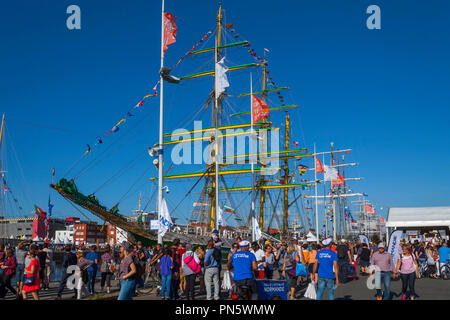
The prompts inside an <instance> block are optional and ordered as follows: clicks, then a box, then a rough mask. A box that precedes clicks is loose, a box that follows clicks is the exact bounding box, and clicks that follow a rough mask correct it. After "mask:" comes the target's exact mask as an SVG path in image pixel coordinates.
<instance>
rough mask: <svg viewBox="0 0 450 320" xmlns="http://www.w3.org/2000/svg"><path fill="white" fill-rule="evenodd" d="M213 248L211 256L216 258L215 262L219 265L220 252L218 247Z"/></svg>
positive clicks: (220, 259)
mask: <svg viewBox="0 0 450 320" xmlns="http://www.w3.org/2000/svg"><path fill="white" fill-rule="evenodd" d="M213 250H214V251H213V253H212V256H213V258H214V260H216V262H217V263H218V264H219V265H220V263H221V261H222V253H221V251H220V250H219V249H217V248H214V249H213Z"/></svg>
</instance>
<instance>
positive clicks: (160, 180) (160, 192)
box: [158, 0, 164, 244]
mask: <svg viewBox="0 0 450 320" xmlns="http://www.w3.org/2000/svg"><path fill="white" fill-rule="evenodd" d="M163 67H164V0H162V8H161V69H162V68H163ZM159 86H160V87H159V90H160V93H159V146H158V221H160V220H161V208H162V197H163V179H164V176H163V143H164V141H163V125H164V122H163V119H164V80H163V77H162V73H160V78H159ZM158 243H159V244H162V243H163V240H162V236H161V235H160V234H159V232H158Z"/></svg>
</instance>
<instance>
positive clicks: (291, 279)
mask: <svg viewBox="0 0 450 320" xmlns="http://www.w3.org/2000/svg"><path fill="white" fill-rule="evenodd" d="M297 278H298V277H297V276H295V277H292V276H289V283H290V285H291V288H297Z"/></svg>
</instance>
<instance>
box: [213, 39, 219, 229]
mask: <svg viewBox="0 0 450 320" xmlns="http://www.w3.org/2000/svg"><path fill="white" fill-rule="evenodd" d="M218 32H220V30H219V31H218ZM214 51H215V53H216V64H215V69H216V76H215V82H216V85H215V86H214V87H215V89H214V96H215V97H214V100H215V104H216V110H215V111H216V115H215V117H216V121H215V124H216V137H215V139H214V157H215V160H214V162H215V179H216V191H215V193H216V216H215V219H214V226H215V228H216V229H217V230H219V219H218V218H219V217H218V213H219V161H218V160H219V157H218V153H219V149H218V147H219V145H218V144H217V139H218V137H219V136H218V126H217V123H218V121H219V117H218V115H219V95H218V94H217V88H218V79H217V78H218V76H217V63H218V62H219V59H218V58H219V57H218V52H217V39H216V42H215V50H214ZM219 234H220V233H219Z"/></svg>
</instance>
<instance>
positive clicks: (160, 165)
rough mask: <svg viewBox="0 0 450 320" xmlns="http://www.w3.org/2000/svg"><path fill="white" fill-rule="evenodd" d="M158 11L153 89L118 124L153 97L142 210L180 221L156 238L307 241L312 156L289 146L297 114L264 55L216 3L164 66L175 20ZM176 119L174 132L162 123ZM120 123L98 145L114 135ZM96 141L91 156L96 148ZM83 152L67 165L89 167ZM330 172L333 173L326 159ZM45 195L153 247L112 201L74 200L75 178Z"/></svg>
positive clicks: (152, 238) (311, 226) (294, 142)
mask: <svg viewBox="0 0 450 320" xmlns="http://www.w3.org/2000/svg"><path fill="white" fill-rule="evenodd" d="M162 3H163V5H162V12H161V13H162V14H161V69H160V72H159V81H158V82H157V84H156V85H155V87H154V88H153V90H154V93H153V94H149V95H146V96H145V98H144V99H142V101H140V102H139V103H138V105H136V106H135V107H133V108H132V109H131V110H130V111H129V112H127V116H128V115H131V114H130V112H134V111H133V110H135V109H134V108H138V107H142V105H143V103H144V102H145V101H146V100H145V99H147V98H149V97H157V96H158V97H159V99H160V123H159V141H157V142H155V143H154V144H153V145H151V146H150V147H149V148H148V154H149V156H150V157H151V159H152V161H153V164H154V165H155V167H156V169H157V171H158V175H156V174H155V175H149V176H148V178H149V180H150V183H152V184H153V186H154V190H155V192H154V194H153V195H152V197H151V199H150V200H151V201H152V203H151V206H153V207H156V213H157V214H156V216H158V219H159V220H160V221H161V217H162V212H163V211H164V208H167V203H166V201H165V198H166V199H167V200H170V203H171V206H170V207H169V210H168V211H170V215H171V216H172V217H177V218H178V221H180V222H179V223H177V224H176V225H174V224H173V223H172V222H171V223H169V225H168V226H169V228H168V231H167V232H166V233H165V234H164V238H163V239H164V240H168V241H170V240H172V239H173V238H175V237H178V238H180V237H181V238H182V240H183V239H184V240H185V241H191V242H193V243H195V242H198V243H204V241H205V240H206V239H207V238H208V236H209V235H210V234H211V232H212V231H213V230H214V229H217V230H219V231H220V233H221V236H222V238H224V239H225V241H226V244H227V245H231V244H232V241H233V239H235V238H236V237H237V236H240V237H241V238H246V239H252V240H256V239H260V238H261V237H263V238H267V239H272V240H280V239H291V238H293V237H300V236H304V235H306V234H307V233H311V232H312V233H315V234H316V235H317V232H318V230H317V226H318V225H319V224H318V210H317V201H316V205H315V210H314V198H315V199H316V200H317V198H318V196H317V193H316V196H312V195H311V194H313V192H314V188H316V189H317V184H318V183H320V182H321V181H319V180H318V179H317V177H316V178H315V179H313V180H312V179H306V174H307V172H308V170H316V169H313V168H311V166H308V165H306V163H311V162H313V161H314V158H317V155H318V153H315V151H314V152H311V151H310V150H308V149H307V148H306V146H305V145H303V144H304V142H303V143H301V142H300V140H299V139H298V137H299V136H300V135H301V130H300V129H299V128H300V124H299V122H300V121H299V120H300V118H299V106H298V105H297V104H295V102H293V101H292V100H293V99H292V98H291V96H290V94H289V87H288V86H286V85H284V84H283V85H278V82H275V77H274V75H273V74H272V70H271V69H270V54H271V50H269V49H267V48H261V49H259V50H256V49H255V48H254V47H253V45H252V43H251V42H250V41H249V40H247V39H245V38H244V37H243V36H241V35H240V34H239V31H238V26H237V25H235V23H234V21H231V20H229V19H228V15H227V12H226V11H225V10H224V8H223V7H222V5H221V4H219V8H218V10H217V15H216V19H215V23H214V27H213V28H211V29H210V30H209V31H207V32H206V33H205V34H204V35H203V36H202V37H201V38H200V40H199V41H197V42H196V43H195V44H194V46H193V47H192V48H191V49H190V50H189V51H188V52H186V54H185V55H184V56H182V57H181V58H180V59H179V60H178V61H177V63H175V64H174V65H173V66H172V67H168V66H167V65H168V62H167V60H168V59H167V58H165V53H166V50H167V49H168V48H169V45H172V44H173V43H175V42H176V33H177V26H176V19H177V18H176V17H175V16H174V15H173V14H171V13H169V12H166V11H165V10H164V1H163V2H162ZM180 66H181V67H182V68H181V67H180ZM174 97H177V98H178V100H177V101H178V103H179V104H182V105H183V107H179V108H178V109H177V110H176V112H177V115H170V114H167V111H166V112H165V106H166V104H167V100H169V101H170V100H171V99H175V98H174ZM164 99H166V101H164ZM181 113H185V114H181ZM164 117H165V118H164ZM180 117H181V119H182V120H181V122H180V123H181V125H180V123H177V122H176V121H175V120H173V121H172V119H177V118H180ZM164 119H168V120H169V121H167V120H166V121H164ZM125 120H126V118H124V119H122V120H121V121H120V122H119V123H118V124H116V126H114V127H113V129H112V130H111V131H110V132H108V133H107V134H106V135H105V137H106V136H107V135H109V134H110V133H111V132H117V131H118V128H119V127H120V126H121V125H123V123H125ZM164 124H166V126H163V125H164ZM101 139H102V138H99V139H98V141H97V143H96V144H95V145H94V147H96V146H100V145H101V144H102V143H103V141H102V140H101ZM87 147H88V150H87V151H86V152H85V154H84V155H83V157H82V158H81V159H80V160H79V161H78V162H77V163H75V165H74V166H76V165H78V164H79V163H80V162H81V161H89V159H86V158H88V157H90V156H91V153H93V152H94V151H95V150H94V148H93V147H92V148H91V146H90V145H88V146H87ZM142 152H145V153H147V150H143V151H142ZM331 153H333V150H332V151H331ZM332 159H334V158H332ZM338 159H339V155H338ZM338 161H339V160H338ZM330 166H331V167H339V166H340V164H335V163H333V160H332V163H331V164H330ZM69 171H70V170H69ZM316 173H317V170H316ZM322 182H324V181H322ZM51 187H52V188H53V189H55V190H56V191H57V192H58V193H59V194H60V195H61V196H63V197H64V198H65V199H66V200H68V201H69V202H70V203H71V204H72V205H74V206H76V207H78V208H80V209H85V210H87V211H88V212H90V213H92V214H94V215H95V216H97V217H98V218H100V219H101V220H103V221H105V223H106V222H109V223H111V224H113V225H115V226H117V227H118V228H120V229H122V230H124V231H125V232H127V235H128V238H129V240H130V241H133V242H134V241H136V240H141V241H145V242H146V243H154V242H156V241H159V242H161V240H162V238H161V235H160V236H159V239H158V232H157V231H152V230H150V229H149V227H148V225H145V224H143V223H135V222H133V221H130V219H127V217H126V215H124V214H123V213H121V212H119V204H120V201H118V202H117V203H114V204H111V206H110V207H109V208H107V207H106V206H104V205H102V204H101V202H100V200H99V199H98V198H97V196H96V194H95V192H91V193H90V194H88V193H82V192H80V191H79V189H78V188H79V187H80V186H79V185H77V184H76V177H72V178H69V177H65V178H62V179H60V180H59V181H58V182H57V183H54V184H52V185H51ZM341 188H342V190H341ZM333 189H334V187H333ZM169 190H176V192H171V193H168V192H169ZM333 192H334V191H333ZM337 192H338V194H339V199H342V195H343V194H345V193H346V190H345V186H343V187H340V186H339V187H338V191H337ZM156 193H157V197H156ZM334 194H335V193H334ZM324 195H325V190H324ZM324 197H325V196H324ZM330 199H331V198H330ZM333 199H334V198H333ZM150 200H149V201H150ZM333 206H334V209H333V214H335V218H334V220H337V218H336V215H337V214H338V213H339V215H340V216H342V217H343V216H344V214H345V210H344V207H345V201H343V202H342V201H341V202H339V203H338V205H337V207H336V204H335V203H334V204H333ZM324 207H325V210H327V209H326V206H324ZM339 208H340V209H339ZM139 210H141V208H139ZM158 213H159V214H158ZM327 217H329V214H328V213H326V219H327ZM137 220H139V218H137ZM326 222H327V220H325V221H324V225H325V223H326ZM339 223H341V224H340V225H335V226H334V230H339V232H340V233H342V234H345V233H348V230H349V228H348V224H347V222H346V219H345V222H344V219H341V220H340V222H339ZM320 224H322V221H321V222H320ZM327 230H328V226H327Z"/></svg>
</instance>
